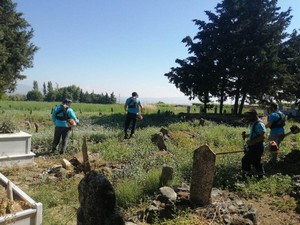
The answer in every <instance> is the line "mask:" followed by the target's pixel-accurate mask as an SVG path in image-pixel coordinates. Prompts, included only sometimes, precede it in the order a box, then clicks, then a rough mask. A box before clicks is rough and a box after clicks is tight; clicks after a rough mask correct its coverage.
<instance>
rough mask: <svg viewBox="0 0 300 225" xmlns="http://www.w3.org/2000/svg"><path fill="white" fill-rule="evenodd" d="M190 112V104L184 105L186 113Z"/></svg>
mask: <svg viewBox="0 0 300 225" xmlns="http://www.w3.org/2000/svg"><path fill="white" fill-rule="evenodd" d="M190 112H191V106H187V107H186V113H188V114H189V113H190Z"/></svg>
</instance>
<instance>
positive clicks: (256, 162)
mask: <svg viewBox="0 0 300 225" xmlns="http://www.w3.org/2000/svg"><path fill="white" fill-rule="evenodd" d="M248 148H249V150H248V151H247V152H246V154H245V155H244V157H243V158H242V169H243V171H244V172H250V171H251V165H253V167H254V168H255V169H256V172H257V173H258V175H263V174H264V169H263V166H262V164H261V156H262V154H263V151H264V145H263V143H261V144H257V145H253V146H249V147H248Z"/></svg>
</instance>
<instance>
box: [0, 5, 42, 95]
mask: <svg viewBox="0 0 300 225" xmlns="http://www.w3.org/2000/svg"><path fill="white" fill-rule="evenodd" d="M22 16H23V14H22V13H20V12H17V11H16V3H13V2H12V0H1V1H0V94H3V93H5V92H6V91H14V90H15V88H16V84H17V81H18V80H23V79H24V78H26V76H25V75H23V74H21V73H22V72H23V71H24V69H26V68H30V67H32V66H33V64H32V61H33V56H34V53H35V52H36V51H37V49H38V48H37V47H36V46H35V45H34V44H33V43H31V39H32V37H33V29H32V27H31V26H30V25H29V24H28V22H27V21H26V20H25V19H24V18H23V17H22Z"/></svg>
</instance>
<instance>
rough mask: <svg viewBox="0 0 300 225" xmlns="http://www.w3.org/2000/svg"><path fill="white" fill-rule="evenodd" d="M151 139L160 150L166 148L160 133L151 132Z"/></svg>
mask: <svg viewBox="0 0 300 225" xmlns="http://www.w3.org/2000/svg"><path fill="white" fill-rule="evenodd" d="M151 141H152V142H153V143H155V144H156V145H157V147H158V148H159V150H161V151H164V150H167V146H166V145H165V141H164V137H163V135H162V134H161V133H158V134H153V135H152V136H151Z"/></svg>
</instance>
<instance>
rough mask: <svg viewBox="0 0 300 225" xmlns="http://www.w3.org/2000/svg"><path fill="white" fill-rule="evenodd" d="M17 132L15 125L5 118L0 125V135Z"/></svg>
mask: <svg viewBox="0 0 300 225" xmlns="http://www.w3.org/2000/svg"><path fill="white" fill-rule="evenodd" d="M18 130H19V129H18V127H17V124H16V123H15V122H14V121H13V120H12V119H8V118H7V119H6V120H4V121H3V122H2V123H1V125H0V133H2V134H9V133H14V132H17V131H18Z"/></svg>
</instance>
